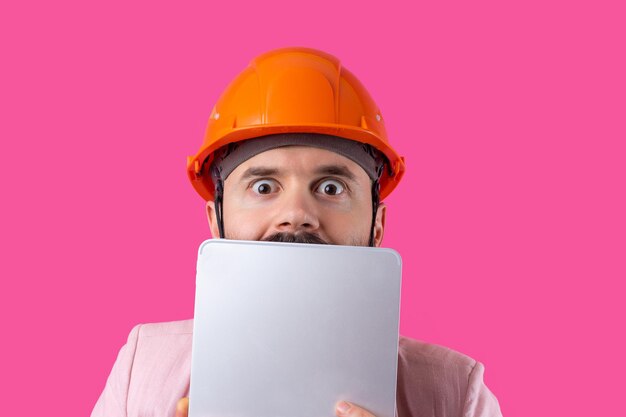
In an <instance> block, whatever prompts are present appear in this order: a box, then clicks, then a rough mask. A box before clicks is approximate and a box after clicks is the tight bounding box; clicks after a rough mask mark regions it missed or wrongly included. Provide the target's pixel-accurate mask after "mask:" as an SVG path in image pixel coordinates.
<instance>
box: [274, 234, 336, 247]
mask: <svg viewBox="0 0 626 417" xmlns="http://www.w3.org/2000/svg"><path fill="white" fill-rule="evenodd" d="M263 240H264V241H266V242H286V243H315V244H318V245H328V242H326V241H325V240H324V239H322V238H321V237H319V236H318V235H317V234H315V233H309V232H300V233H286V232H279V233H274V234H273V235H271V236H268V237H267V238H265V239H263Z"/></svg>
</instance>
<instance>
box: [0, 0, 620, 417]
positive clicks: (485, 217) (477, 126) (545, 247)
mask: <svg viewBox="0 0 626 417" xmlns="http://www.w3.org/2000/svg"><path fill="white" fill-rule="evenodd" d="M259 3H262V5H258V4H257V2H250V3H249V4H244V3H241V2H239V3H236V4H232V3H227V2H219V3H217V2H216V3H215V4H209V2H195V3H193V4H192V3H189V2H178V3H174V2H172V3H170V4H164V2H143V3H138V2H122V1H108V2H98V3H95V2H84V1H74V2H69V1H62V2H42V1H40V2H32V1H31V2H29V1H24V2H11V4H9V2H3V4H2V6H0V42H1V49H2V50H1V57H2V65H1V70H0V71H2V77H0V100H1V109H0V111H1V112H0V115H1V121H0V123H1V131H0V137H1V140H2V152H0V159H1V160H0V170H1V172H0V174H1V175H0V180H1V181H2V208H1V210H2V215H1V216H0V221H1V222H2V224H1V230H2V239H1V241H2V262H1V264H0V268H1V271H0V273H1V277H2V280H1V282H2V284H1V285H2V287H1V291H0V297H1V300H0V301H1V303H0V308H1V309H2V311H1V316H0V317H1V319H2V332H3V336H2V355H1V359H0V360H1V361H2V362H1V367H0V369H2V374H3V376H2V379H1V381H2V382H1V384H2V393H3V398H4V401H3V404H2V405H1V406H0V407H2V411H0V414H2V415H16V416H17V415H39V416H47V415H68V416H70V415H76V416H84V415H88V414H89V412H90V410H91V408H92V406H93V404H94V402H95V401H96V399H97V397H98V395H99V393H100V391H101V389H102V388H103V386H104V383H105V379H106V377H107V375H108V372H109V370H110V368H111V365H112V364H113V361H114V359H115V357H116V354H117V351H118V349H119V347H120V346H121V345H122V344H123V343H124V342H125V340H126V336H127V334H128V332H129V330H130V328H131V327H132V326H133V325H134V324H136V323H139V322H152V321H164V320H175V319H183V318H188V317H191V316H192V314H193V310H192V308H193V296H194V277H195V259H196V250H197V247H198V245H199V244H200V242H201V241H202V240H204V239H206V238H208V237H209V232H208V228H207V226H206V222H205V218H204V214H203V202H202V201H201V199H200V198H199V197H198V196H197V195H195V194H194V192H193V190H192V188H191V187H190V186H189V184H188V183H187V179H186V177H185V157H186V156H187V155H191V154H193V153H195V151H196V150H197V149H198V147H199V145H200V142H201V138H202V135H203V132H204V127H205V123H206V120H207V117H208V115H209V112H210V110H211V107H212V105H213V103H214V102H215V100H216V99H217V97H218V95H219V94H220V92H221V91H222V89H223V88H224V87H225V86H226V84H227V83H228V82H229V81H230V80H231V79H232V78H233V77H234V76H235V74H237V73H238V72H239V71H240V70H242V69H243V68H244V67H245V65H246V64H247V63H248V61H249V60H250V59H251V58H252V57H254V56H255V55H257V54H259V53H261V52H264V51H266V50H269V49H272V48H275V47H281V46H290V45H302V46H309V47H315V48H319V49H323V50H326V51H328V52H330V53H333V54H335V55H336V56H338V57H340V59H342V61H343V63H344V65H345V66H346V67H347V68H349V69H351V70H352V71H353V72H354V73H356V74H357V76H358V77H359V78H360V79H361V80H362V81H363V83H364V84H365V85H366V86H368V88H369V90H370V92H371V93H372V95H373V96H374V97H375V99H376V100H377V102H378V104H379V105H380V107H381V108H382V110H383V112H384V115H385V117H386V120H387V124H388V130H389V133H390V136H391V139H392V141H393V143H394V144H395V146H396V147H397V148H398V150H399V151H400V152H401V153H402V154H404V155H405V156H406V160H407V166H408V172H407V175H406V176H405V179H404V181H403V183H402V184H401V186H400V187H399V189H398V190H397V191H396V193H394V194H393V195H392V196H391V197H390V198H389V199H388V200H387V203H388V205H389V212H388V213H389V215H388V220H389V222H388V228H387V232H386V238H385V242H384V243H385V246H388V247H393V248H396V249H397V250H398V251H399V252H400V253H401V254H402V255H403V257H404V272H405V275H404V276H405V280H404V289H403V291H404V292H403V307H402V332H403V333H404V334H405V335H408V336H411V337H414V338H419V339H423V340H427V341H430V342H434V343H439V344H443V345H446V346H449V347H452V348H454V349H457V350H459V351H462V352H464V353H466V354H468V355H470V356H473V357H474V358H476V359H478V360H480V361H482V362H483V363H484V364H485V365H486V369H487V373H486V381H487V383H488V385H489V386H490V388H491V389H492V390H493V391H494V393H495V394H496V395H497V396H498V398H499V400H500V403H501V406H502V409H503V411H504V413H505V415H506V416H509V417H511V416H529V415H533V416H537V415H545V416H554V415H569V416H574V415H575V416H589V415H605V414H609V413H610V414H615V413H616V412H617V414H619V413H620V412H619V411H618V410H623V401H622V400H621V399H620V398H621V397H622V396H623V394H624V382H623V378H624V375H625V373H626V365H625V360H624V352H625V351H626V343H625V342H624V317H626V314H625V313H626V311H625V308H624V305H623V303H624V298H625V297H624V295H625V292H624V284H623V282H624V279H625V278H626V265H625V259H624V258H625V253H626V242H625V236H626V224H625V223H626V222H625V219H624V213H625V212H626V184H625V182H626V181H625V179H626V170H625V168H624V165H625V156H626V155H625V145H624V141H625V139H626V123H625V114H626V99H625V97H626V82H625V76H624V74H626V61H625V56H626V55H625V53H626V45H625V44H626V42H625V39H626V30H625V24H624V21H625V13H624V9H623V8H622V7H621V4H623V3H622V2H619V1H614V2H605V1H587V2H580V1H562V2H555V1H518V2H509V1H495V0H492V1H483V0H480V1H472V2H466V1H456V2H451V1H437V2H419V3H418V2H406V3H403V2H399V1H383V2H375V3H374V2H371V3H369V4H368V3H363V2H357V1H352V2H348V1H337V0H334V1H317V2H309V3H306V4H305V3H300V2H288V1H282V2H276V1H269V2H259ZM622 412H623V411H622ZM296 417H297V416H296Z"/></svg>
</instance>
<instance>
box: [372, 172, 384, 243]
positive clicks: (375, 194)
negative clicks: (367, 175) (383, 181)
mask: <svg viewBox="0 0 626 417" xmlns="http://www.w3.org/2000/svg"><path fill="white" fill-rule="evenodd" d="M384 168H385V164H380V165H379V166H378V169H377V174H378V176H377V178H376V179H375V180H373V181H372V227H371V229H370V240H369V243H368V246H370V247H374V246H375V239H376V214H377V213H378V206H380V177H381V176H382V175H383V169H384Z"/></svg>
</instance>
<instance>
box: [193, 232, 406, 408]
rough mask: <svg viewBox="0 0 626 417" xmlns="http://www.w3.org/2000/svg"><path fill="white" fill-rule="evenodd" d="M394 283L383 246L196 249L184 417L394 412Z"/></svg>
mask: <svg viewBox="0 0 626 417" xmlns="http://www.w3.org/2000/svg"><path fill="white" fill-rule="evenodd" d="M400 277H401V259H400V256H399V255H398V254H397V253H396V252H395V251H393V250H390V249H380V248H365V247H352V246H334V245H308V244H289V243H268V242H251V241H232V240H217V239H216V240H208V241H206V242H204V243H203V244H202V245H201V247H200V250H199V256H198V266H197V279H196V304H195V320H194V337H193V350H192V370H191V386H190V414H189V415H190V417H294V416H296V417H324V416H328V417H332V416H334V406H335V403H336V402H337V401H339V400H346V401H351V402H353V403H355V404H358V405H360V406H362V407H364V408H366V409H368V410H369V411H371V412H372V413H373V414H374V415H375V416H377V417H394V414H395V392H396V372H397V358H398V357H397V355H398V320H399V303H400Z"/></svg>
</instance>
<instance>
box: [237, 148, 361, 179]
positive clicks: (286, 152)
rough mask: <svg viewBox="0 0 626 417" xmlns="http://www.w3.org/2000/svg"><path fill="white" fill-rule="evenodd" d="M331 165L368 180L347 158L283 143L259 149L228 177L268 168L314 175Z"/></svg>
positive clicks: (325, 151) (316, 149)
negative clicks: (279, 145) (267, 148)
mask: <svg viewBox="0 0 626 417" xmlns="http://www.w3.org/2000/svg"><path fill="white" fill-rule="evenodd" d="M332 167H336V168H343V169H347V170H348V171H349V172H350V173H351V174H352V175H353V176H354V178H355V179H356V180H359V181H366V182H369V176H368V175H367V173H366V172H365V170H364V169H363V168H361V166H360V165H359V164H357V163H356V162H354V161H352V160H351V159H350V158H346V157H345V156H343V155H340V154H338V153H335V152H332V151H329V150H327V149H321V148H315V147H311V146H283V147H280V148H275V149H270V150H268V151H265V152H261V153H259V154H257V155H255V156H253V157H252V158H250V159H248V160H246V161H244V162H243V163H241V164H240V165H239V166H238V167H237V168H235V169H234V170H233V172H232V173H231V174H230V176H229V177H239V176H241V175H243V174H244V173H245V172H247V171H249V170H250V169H251V168H268V169H273V170H276V171H278V172H279V173H283V174H315V173H317V172H319V171H320V169H322V168H332ZM331 171H332V170H331Z"/></svg>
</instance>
